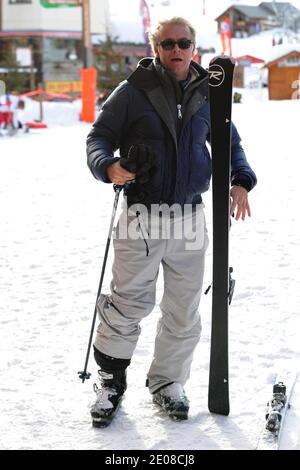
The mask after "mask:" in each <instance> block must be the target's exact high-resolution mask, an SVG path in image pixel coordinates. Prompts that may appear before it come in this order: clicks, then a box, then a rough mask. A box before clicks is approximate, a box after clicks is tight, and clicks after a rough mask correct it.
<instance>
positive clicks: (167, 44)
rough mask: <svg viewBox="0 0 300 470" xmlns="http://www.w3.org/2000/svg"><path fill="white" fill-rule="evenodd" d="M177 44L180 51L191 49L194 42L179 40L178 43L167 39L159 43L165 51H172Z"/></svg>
mask: <svg viewBox="0 0 300 470" xmlns="http://www.w3.org/2000/svg"><path fill="white" fill-rule="evenodd" d="M176 44H177V45H178V47H179V49H189V48H190V47H191V45H192V44H193V41H191V40H190V39H179V40H178V41H174V39H165V40H164V41H161V42H160V43H158V45H159V46H161V47H162V48H163V49H164V51H172V50H173V49H174V47H175V45H176Z"/></svg>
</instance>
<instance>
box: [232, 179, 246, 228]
mask: <svg viewBox="0 0 300 470" xmlns="http://www.w3.org/2000/svg"><path fill="white" fill-rule="evenodd" d="M230 195H231V198H232V200H231V207H230V215H233V214H234V211H235V209H237V212H236V215H235V219H236V220H239V218H240V217H242V220H245V217H246V215H248V216H249V217H251V210H250V206H249V202H248V191H247V189H245V188H243V187H242V186H232V188H231V191H230Z"/></svg>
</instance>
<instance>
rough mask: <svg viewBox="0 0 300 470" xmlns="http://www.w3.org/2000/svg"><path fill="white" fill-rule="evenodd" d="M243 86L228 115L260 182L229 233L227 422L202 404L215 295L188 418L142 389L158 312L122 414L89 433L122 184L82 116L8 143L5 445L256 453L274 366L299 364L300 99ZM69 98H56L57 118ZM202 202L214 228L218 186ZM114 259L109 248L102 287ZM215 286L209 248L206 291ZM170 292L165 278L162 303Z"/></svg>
mask: <svg viewBox="0 0 300 470" xmlns="http://www.w3.org/2000/svg"><path fill="white" fill-rule="evenodd" d="M242 93H243V104H240V105H238V104H237V105H234V109H233V119H234V122H235V123H236V124H237V125H238V128H239V131H240V134H241V135H242V137H243V143H244V147H245V149H246V151H247V155H248V158H249V161H250V162H251V164H252V166H253V168H254V169H255V171H256V172H257V176H258V181H259V182H258V186H257V188H256V189H255V190H254V191H253V193H251V195H250V202H251V208H252V213H253V215H252V218H251V219H250V220H248V221H245V222H237V223H234V224H233V227H232V233H231V264H232V265H233V267H234V275H235V278H236V290H235V296H234V299H233V302H232V306H231V309H230V394H231V414H230V416H229V417H227V418H226V417H220V416H214V415H210V414H209V412H208V410H207V383H208V366H209V341H210V308H211V298H210V295H208V296H203V297H202V301H201V314H202V322H203V334H202V339H201V342H200V343H199V346H198V348H197V350H196V353H195V358H194V363H193V369H192V374H191V378H190V380H189V382H188V384H187V386H186V391H187V394H188V396H189V398H190V400H191V410H190V419H189V420H188V421H187V422H180V423H174V422H171V421H170V420H169V419H167V418H165V417H164V416H163V415H162V414H161V413H160V412H159V411H158V410H157V409H156V408H155V407H154V405H153V404H152V403H151V399H150V396H149V393H148V390H147V389H146V388H145V386H144V382H145V374H146V371H147V367H148V366H149V365H150V362H151V357H152V352H153V341H154V335H155V328H156V322H157V319H158V317H159V308H158V306H156V308H155V310H154V311H153V312H152V314H151V315H149V317H148V318H146V319H145V320H144V321H143V322H142V334H141V337H140V340H139V343H138V346H137V349H136V352H135V355H134V358H133V361H132V365H131V367H130V369H129V373H128V382H129V387H128V391H127V392H126V399H125V400H124V402H123V405H122V408H121V410H120V413H119V415H118V416H117V418H116V419H115V421H114V422H113V424H112V425H111V427H110V428H107V429H105V430H99V429H98V430H97V429H93V428H92V427H91V421H90V416H89V406H90V404H91V403H92V401H93V399H94V393H93V390H92V384H93V381H95V380H96V375H97V374H96V372H97V369H96V366H95V365H94V361H93V359H92V358H91V361H90V366H89V370H90V371H91V372H92V374H93V375H92V378H91V380H90V381H87V382H85V384H84V385H83V384H82V383H81V382H80V380H79V379H78V378H77V371H78V370H81V369H82V368H83V365H84V358H85V352H86V346H87V341H88V335H89V331H90V324H91V319H92V313H93V309H94V302H95V295H96V292H97V289H98V282H99V276H100V269H101V262H102V257H103V253H104V248H105V242H106V236H107V230H108V225H109V220H110V214H111V209H112V202H113V192H112V189H111V186H109V185H104V184H100V183H98V182H97V181H96V180H94V179H93V177H92V175H91V174H90V173H89V170H88V169H87V167H86V162H85V160H86V157H85V136H86V134H87V132H88V130H89V126H88V125H84V124H80V123H78V122H77V116H75V114H76V113H75V114H74V116H75V120H74V122H73V124H72V125H70V123H71V119H70V122H69V126H65V127H58V126H52V127H50V128H49V129H47V130H40V131H33V132H31V133H29V134H27V135H21V134H19V135H17V136H15V137H13V138H9V137H3V138H0V200H1V206H0V220H1V235H0V295H1V304H0V305H1V306H0V310H1V313H0V326H1V342H0V415H1V421H0V449H107V450H108V449H178V450H180V449H186V450H188V449H212V450H219V449H243V450H245V449H254V448H255V446H256V444H257V439H258V436H259V431H260V428H261V426H262V424H263V420H264V410H265V403H266V401H267V400H268V398H269V396H270V393H271V383H272V380H273V378H274V375H275V373H276V369H277V366H278V365H279V363H280V367H290V365H291V364H293V365H295V364H296V367H298V366H299V358H300V342H299V322H300V320H299V314H300V312H299V305H300V292H299V286H298V284H299V282H298V279H299V276H300V264H299V248H300V240H299V231H300V221H299V210H298V201H299V170H300V164H299V108H300V102H299V101H282V102H268V101H267V100H266V98H265V90H263V91H256V90H252V91H251V90H248V91H247V90H245V91H243V92H242ZM65 106H66V105H62V104H57V105H56V111H57V113H56V112H55V113H54V115H55V114H56V115H57V116H59V119H61V116H63V115H64V112H65V111H64V107H65ZM67 106H69V105H67ZM53 109H54V106H52V111H53ZM72 112H73V111H72ZM52 115H53V112H52ZM45 120H47V113H46V118H45ZM51 122H53V123H54V122H55V119H54V120H53V121H51ZM205 203H206V215H207V221H208V226H209V230H210V229H211V193H210V192H208V193H207V194H206V195H205ZM110 267H111V256H110V259H109V262H108V268H107V275H106V278H105V283H104V284H105V286H104V290H105V291H107V290H108V287H109V282H110ZM210 281H211V246H210V248H209V251H208V256H207V271H206V276H205V281H204V285H205V286H206V285H208V284H209V283H210ZM162 288H163V284H162V279H161V277H160V278H159V282H158V290H157V305H158V303H159V299H160V297H161V295H162ZM292 403H293V407H292V408H291V410H289V412H288V416H287V421H286V431H285V433H284V436H283V439H282V448H285V449H298V450H300V383H299V381H298V383H297V384H296V388H295V393H294V397H293V400H292ZM12 424H13V425H12Z"/></svg>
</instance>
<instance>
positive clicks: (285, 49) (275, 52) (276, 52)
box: [266, 44, 300, 65]
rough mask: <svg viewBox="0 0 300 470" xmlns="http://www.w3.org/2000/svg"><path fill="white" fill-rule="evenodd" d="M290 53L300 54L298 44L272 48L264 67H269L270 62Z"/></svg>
mask: <svg viewBox="0 0 300 470" xmlns="http://www.w3.org/2000/svg"><path fill="white" fill-rule="evenodd" d="M291 52H297V53H299V54H300V45H298V44H280V45H278V46H274V47H272V50H271V52H270V54H269V55H268V57H267V58H266V65H270V64H271V63H272V62H276V60H278V59H281V58H282V57H285V56H287V55H288V54H290V53H291Z"/></svg>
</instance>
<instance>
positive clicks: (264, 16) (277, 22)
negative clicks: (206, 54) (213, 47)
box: [216, 2, 300, 38]
mask: <svg viewBox="0 0 300 470" xmlns="http://www.w3.org/2000/svg"><path fill="white" fill-rule="evenodd" d="M299 17H300V11H299V10H298V9H297V8H296V7H294V6H293V5H292V4H291V3H289V2H276V4H274V2H262V3H260V4H259V5H258V6H253V5H239V4H232V5H231V6H230V7H229V8H227V10H225V11H224V12H223V13H222V14H221V15H219V16H218V17H217V18H216V21H217V23H218V29H219V32H220V31H221V24H222V22H223V21H225V19H226V18H229V20H230V25H231V34H232V37H236V38H238V37H247V36H251V35H252V34H256V33H260V32H261V31H265V30H268V29H272V28H275V27H280V26H283V25H284V26H285V27H289V28H290V29H293V30H294V31H297V28H298V23H297V22H298V21H299Z"/></svg>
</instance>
